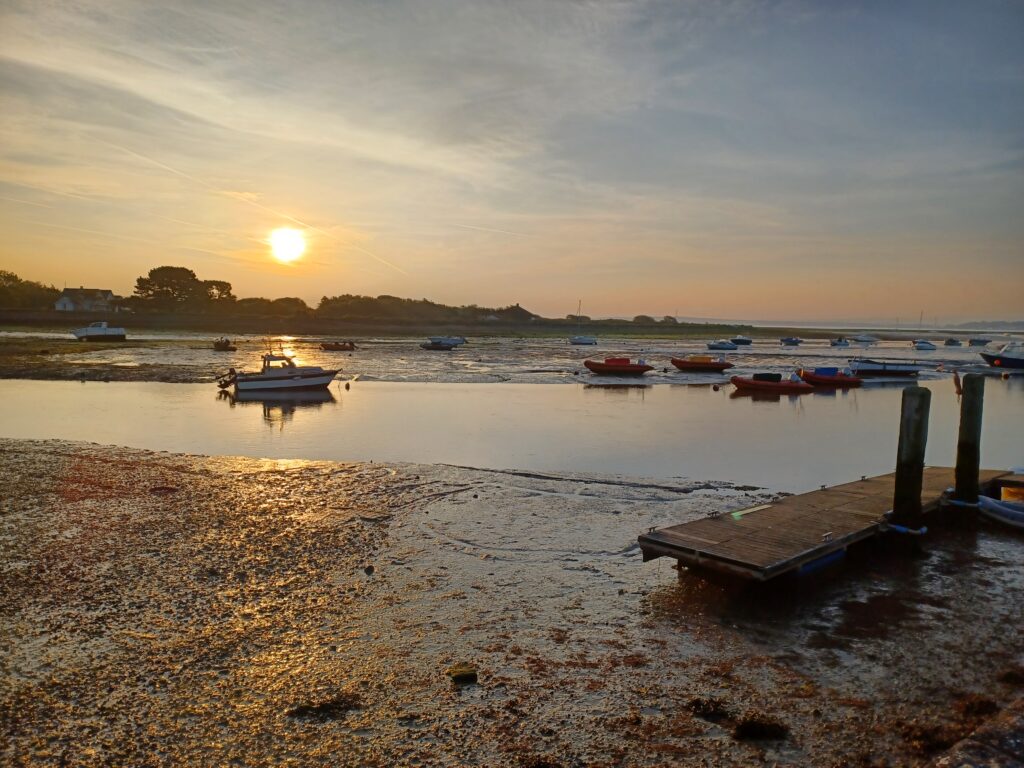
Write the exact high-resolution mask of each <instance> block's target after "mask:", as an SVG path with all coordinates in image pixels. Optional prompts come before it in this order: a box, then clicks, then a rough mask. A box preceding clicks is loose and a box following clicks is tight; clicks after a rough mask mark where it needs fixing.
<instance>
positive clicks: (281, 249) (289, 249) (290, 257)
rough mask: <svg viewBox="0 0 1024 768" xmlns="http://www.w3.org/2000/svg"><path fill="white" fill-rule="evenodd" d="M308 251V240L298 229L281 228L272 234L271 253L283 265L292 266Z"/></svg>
mask: <svg viewBox="0 0 1024 768" xmlns="http://www.w3.org/2000/svg"><path fill="white" fill-rule="evenodd" d="M305 250H306V238H305V237H303V236H302V233H301V232H300V231H299V230H297V229H291V228H289V227H281V228H280V229H275V230H274V231H273V232H271V233H270V252H271V253H273V254H274V258H275V259H277V260H278V261H280V262H281V263H282V264H291V263H292V262H293V261H295V260H296V259H297V258H299V256H301V255H302V253H303V252H304V251H305Z"/></svg>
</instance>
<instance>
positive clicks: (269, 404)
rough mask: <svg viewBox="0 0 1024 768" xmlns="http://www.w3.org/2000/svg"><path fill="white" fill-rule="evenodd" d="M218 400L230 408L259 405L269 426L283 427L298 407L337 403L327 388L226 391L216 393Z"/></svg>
mask: <svg viewBox="0 0 1024 768" xmlns="http://www.w3.org/2000/svg"><path fill="white" fill-rule="evenodd" d="M217 399H218V400H224V401H226V402H227V403H228V404H229V405H230V406H231V407H232V408H234V407H235V406H236V405H241V406H249V405H260V406H262V408H263V421H265V422H266V423H267V425H268V426H270V427H275V426H276V427H277V428H278V429H279V430H280V429H284V425H285V424H286V423H287V422H289V421H291V420H292V419H293V418H294V417H295V411H297V410H298V409H299V408H308V409H319V408H322V407H323V406H324V405H325V404H327V403H330V404H331V405H336V404H337V402H338V401H337V399H336V398H335V397H334V393H333V392H331V391H330V390H329V389H318V390H306V391H301V392H300V391H296V392H227V391H222V392H219V393H218V394H217Z"/></svg>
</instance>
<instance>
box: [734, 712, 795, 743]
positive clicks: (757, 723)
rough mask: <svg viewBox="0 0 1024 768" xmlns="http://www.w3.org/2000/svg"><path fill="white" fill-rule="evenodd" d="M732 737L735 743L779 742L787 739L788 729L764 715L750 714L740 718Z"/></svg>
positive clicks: (758, 713)
mask: <svg viewBox="0 0 1024 768" xmlns="http://www.w3.org/2000/svg"><path fill="white" fill-rule="evenodd" d="M732 737H733V738H734V739H736V740H737V741H781V740H783V739H785V738H788V737H789V728H788V727H787V726H786V725H785V724H784V723H780V722H779V721H778V720H775V719H774V718H771V717H768V716H767V715H765V714H762V713H760V712H752V713H748V714H746V715H744V716H743V717H742V718H740V720H739V722H737V723H736V727H735V728H734V729H733V732H732Z"/></svg>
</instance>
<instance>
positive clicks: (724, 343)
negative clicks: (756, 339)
mask: <svg viewBox="0 0 1024 768" xmlns="http://www.w3.org/2000/svg"><path fill="white" fill-rule="evenodd" d="M708 349H711V350H735V349H739V347H737V346H736V344H734V343H733V342H731V341H729V340H728V339H719V340H718V341H709V342H708Z"/></svg>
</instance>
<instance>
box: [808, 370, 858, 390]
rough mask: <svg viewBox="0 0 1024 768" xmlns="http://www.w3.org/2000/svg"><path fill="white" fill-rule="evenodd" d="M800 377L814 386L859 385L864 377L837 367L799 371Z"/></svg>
mask: <svg viewBox="0 0 1024 768" xmlns="http://www.w3.org/2000/svg"><path fill="white" fill-rule="evenodd" d="M799 374H800V378H801V379H803V380H804V381H806V382H807V383H808V384H813V385H814V386H815V387H843V388H846V387H859V386H860V385H861V384H863V383H864V379H862V378H860V377H859V376H854V375H852V374H849V373H844V372H843V371H840V370H839V369H838V368H815V369H814V370H813V371H805V370H803V369H801V370H800V371H799Z"/></svg>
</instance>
